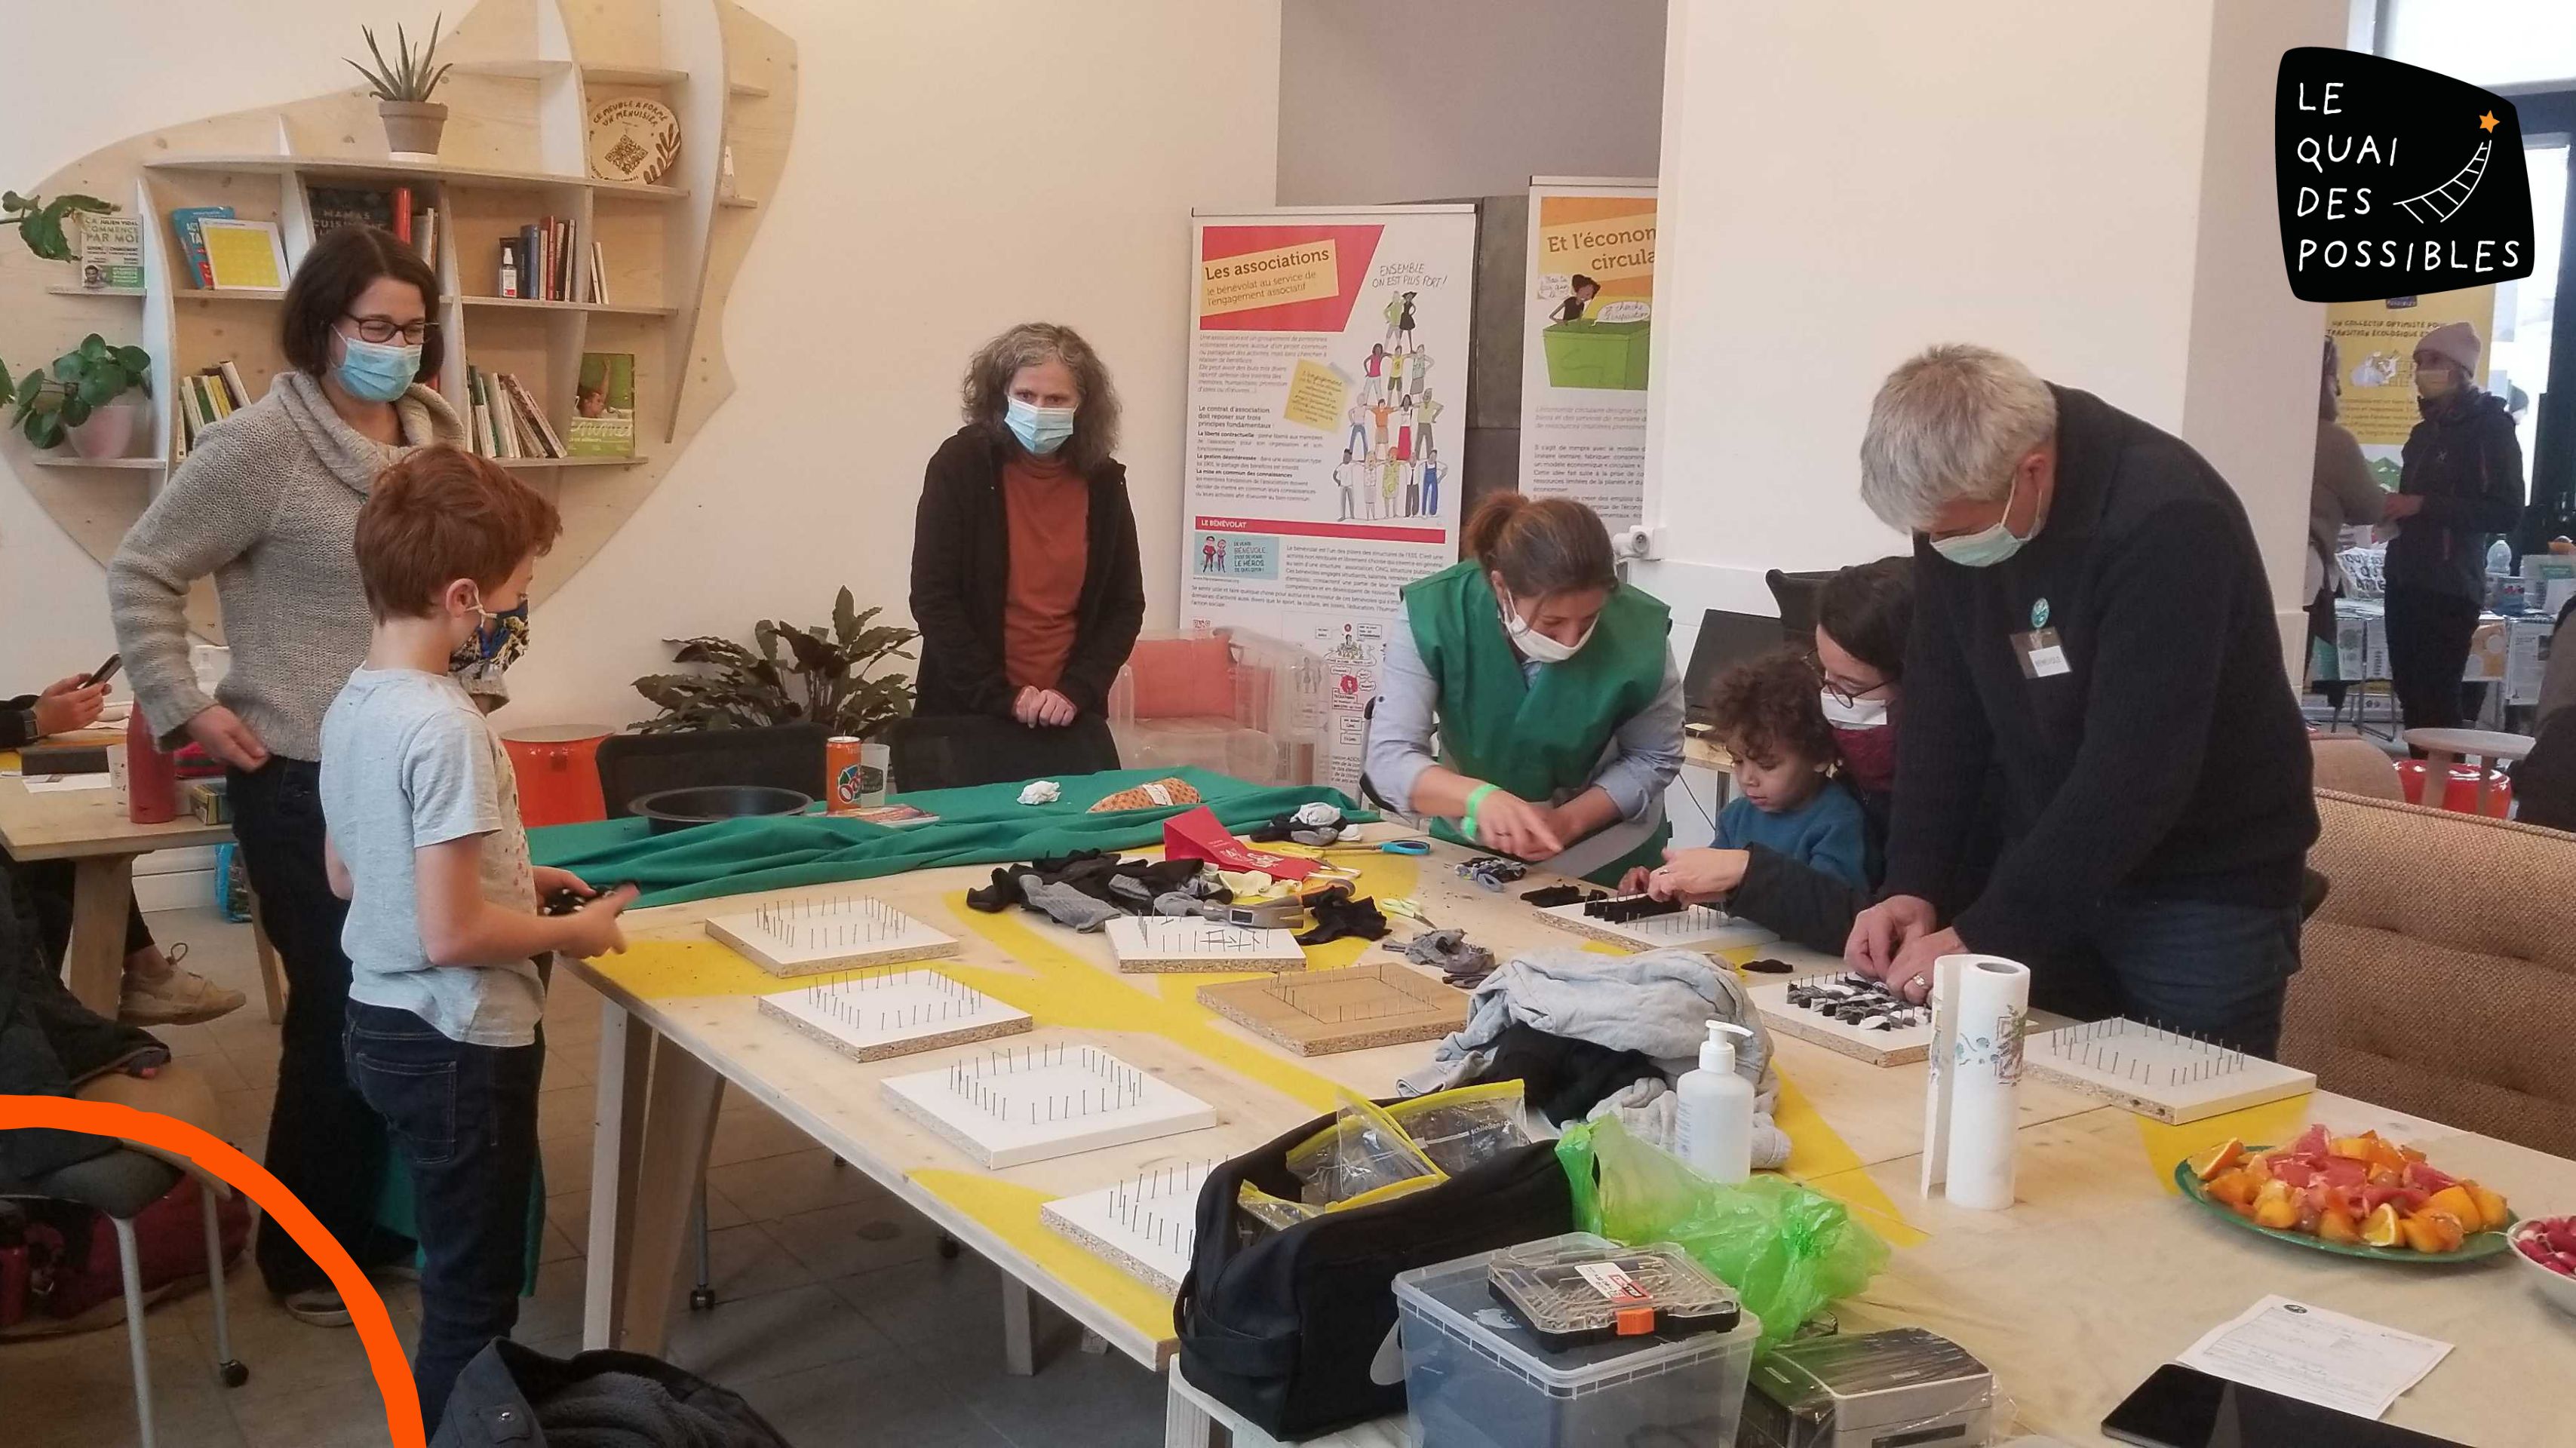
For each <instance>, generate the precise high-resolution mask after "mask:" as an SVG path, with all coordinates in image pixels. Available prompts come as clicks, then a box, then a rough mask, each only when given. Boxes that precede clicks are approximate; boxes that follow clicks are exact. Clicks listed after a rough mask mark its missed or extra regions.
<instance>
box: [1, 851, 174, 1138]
mask: <svg viewBox="0 0 2576 1448" xmlns="http://www.w3.org/2000/svg"><path fill="white" fill-rule="evenodd" d="M6 858H7V857H6V856H0V1096H69V1095H71V1094H72V1093H73V1091H75V1090H76V1089H78V1088H79V1087H80V1085H81V1084H82V1083H83V1082H86V1081H88V1080H90V1079H91V1078H92V1077H95V1076H104V1075H106V1074H107V1073H108V1072H110V1071H120V1070H125V1069H128V1068H131V1067H136V1066H150V1065H158V1064H160V1063H162V1062H165V1061H167V1060H169V1059H170V1052H169V1049H168V1048H167V1047H165V1046H163V1045H162V1044H161V1042H160V1041H159V1040H157V1039H155V1038H154V1037H153V1035H152V1034H151V1033H150V1032H148V1031H145V1030H142V1029H140V1028H138V1027H135V1026H128V1025H124V1024H121V1023H119V1022H116V1021H111V1020H108V1019H106V1018H105V1017H103V1016H100V1015H97V1014H96V1013H94V1012H92V1011H91V1010H90V1009H89V1008H88V1007H87V1006H84V1005H82V1004H81V1003H80V1002H79V1001H78V1000H76V999H74V998H73V996H72V993H71V991H70V990H69V989H68V988H66V987H65V986H64V985H63V982H62V978H61V977H60V976H59V975H57V974H55V972H54V968H53V965H52V963H51V962H49V961H47V960H46V959H45V957H44V953H43V952H42V950H40V949H39V948H38V946H37V942H36V932H35V930H34V928H33V927H32V926H31V925H30V924H29V923H28V922H26V921H24V920H22V919H20V918H19V916H18V912H17V911H16V909H15V908H13V906H12V904H11V901H12V899H13V895H14V892H13V891H12V889H11V888H10V881H9V879H8V865H7V863H6ZM114 1150H116V1143H115V1142H114V1141H112V1140H110V1139H109V1138H107V1137H104V1136H87V1135H83V1134H80V1133H77V1132H70V1131H55V1130H53V1129H51V1128H44V1127H23V1128H20V1129H18V1130H15V1131H0V1180H8V1179H13V1178H14V1179H16V1180H18V1181H22V1182H23V1181H32V1180H34V1179H35V1178H38V1177H41V1176H44V1175H46V1174H48V1173H50V1172H53V1171H57V1170H59V1169H61V1168H63V1167H66V1166H69V1165H71V1164H72V1163H73V1162H76V1161H87V1160H88V1159H90V1158H91V1157H94V1156H104V1155H106V1154H107V1153H109V1152H111V1151H114Z"/></svg>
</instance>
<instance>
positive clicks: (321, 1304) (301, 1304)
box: [277, 1287, 349, 1327]
mask: <svg viewBox="0 0 2576 1448" xmlns="http://www.w3.org/2000/svg"><path fill="white" fill-rule="evenodd" d="M277 1305H278V1306H280V1307H283V1308H285V1309H286V1315H287V1316H289V1317H292V1318H294V1319H295V1320H296V1321H298V1322H309V1323H311V1324H313V1325H314V1326H315V1327H347V1326H348V1325H349V1304H347V1303H345V1302H342V1301H341V1300H340V1292H339V1289H338V1288H334V1287H307V1288H305V1289H304V1290H303V1291H301V1292H289V1293H287V1294H286V1295H285V1296H283V1297H280V1298H279V1299H277Z"/></svg>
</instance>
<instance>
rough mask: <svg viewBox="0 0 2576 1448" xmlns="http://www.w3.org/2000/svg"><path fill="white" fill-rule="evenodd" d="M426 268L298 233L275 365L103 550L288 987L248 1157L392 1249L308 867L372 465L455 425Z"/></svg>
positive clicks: (393, 1252)
mask: <svg viewBox="0 0 2576 1448" xmlns="http://www.w3.org/2000/svg"><path fill="white" fill-rule="evenodd" d="M437 292H438V283H437V280H436V278H435V277H434V276H433V275H432V274H431V272H430V270H429V268H428V267H427V266H426V265H424V264H423V263H422V262H421V260H420V258H419V256H418V255H416V254H415V253H414V252H413V251H412V250H411V248H410V247H409V246H407V245H405V244H403V243H402V242H400V241H397V240H395V239H394V238H393V237H392V236H390V235H387V234H386V233H384V232H382V231H377V230H374V229H373V228H368V227H350V228H346V229H343V230H340V231H336V232H333V233H332V234H331V235H330V236H329V237H327V238H325V239H323V240H322V241H321V242H319V243H317V244H316V245H315V246H314V247H313V249H312V251H311V252H310V253H309V254H308V255H307V256H306V257H305V258H304V261H303V264H302V265H301V266H299V267H298V268H297V269H296V272H295V277H294V280H293V282H292V284H291V285H289V286H288V288H287V291H286V298H285V303H284V306H283V307H282V309H281V315H280V328H281V332H282V335H281V337H280V345H281V348H282V350H283V352H284V354H285V358H286V361H287V363H288V364H289V367H290V370H287V371H283V372H280V373H279V374H278V375H277V379H276V380H275V381H274V382H273V383H272V384H270V387H269V390H268V395H267V396H265V397H263V398H261V399H260V400H259V401H258V402H256V403H254V404H252V405H251V406H250V407H248V408H246V409H244V410H242V411H241V412H238V413H235V414H233V415H232V416H231V417H229V418H226V419H225V420H223V421H221V422H218V423H216V424H215V425H214V426H213V427H211V428H209V429H207V430H206V432H205V433H204V434H203V435H202V436H201V437H199V439H198V440H197V442H196V444H195V445H194V446H193V447H192V448H191V449H190V450H189V453H188V458H187V460H186V461H185V462H183V463H181V464H180V465H179V467H178V469H177V470H176V471H175V472H173V473H172V474H171V476H170V482H169V485H168V486H167V487H165V488H164V489H163V490H162V492H161V495H160V497H158V498H157V499H155V500H154V501H153V504H152V506H151V508H150V509H149V510H147V511H146V512H145V513H144V515H143V518H142V521H140V522H138V523H136V524H135V525H134V528H133V530H132V531H131V532H129V533H127V534H126V535H125V542H124V546H122V547H121V548H119V549H118V550H117V554H116V558H115V561H113V562H112V563H110V564H109V565H108V601H109V605H110V608H111V611H112V613H113V616H114V619H115V623H116V639H117V646H118V647H119V648H120V649H122V650H123V651H124V653H125V664H126V668H127V669H128V671H129V672H130V673H131V674H132V676H133V680H134V696H135V701H136V707H138V708H140V709H141V710H142V711H143V717H144V720H145V722H146V723H147V724H149V725H150V726H151V729H152V732H153V733H154V734H155V735H157V736H158V737H159V738H160V739H161V741H162V742H163V744H164V745H165V746H166V747H172V748H175V747H177V746H178V745H180V744H183V743H185V742H187V741H189V740H191V739H193V740H195V741H196V742H197V743H198V744H201V745H203V746H204V747H205V749H206V752H207V753H209V754H211V755H213V756H215V757H216V758H217V759H220V760H222V761H223V762H224V764H225V765H226V766H227V767H228V778H229V780H230V785H229V789H230V792H231V801H232V810H233V833H234V835H235V837H236V838H237V839H238V840H239V841H240V846H241V856H242V863H243V865H244V867H245V868H246V869H247V870H248V871H249V874H250V883H251V888H252V889H253V890H255V891H257V892H258V894H259V899H260V906H261V913H262V917H263V919H264V920H265V922H266V924H267V926H268V932H269V935H270V936H271V938H273V939H274V940H275V941H276V943H277V951H278V956H279V958H280V959H281V960H282V961H283V963H284V965H285V970H286V978H287V983H288V988H289V995H288V998H287V1000H288V1004H287V1010H286V1021H285V1025H284V1028H283V1029H282V1031H281V1032H280V1038H279V1051H280V1055H279V1060H278V1068H277V1101H276V1105H275V1106H274V1107H273V1108H272V1109H271V1113H270V1116H269V1124H268V1150H267V1161H266V1165H267V1167H268V1169H269V1170H270V1171H271V1172H272V1173H274V1174H275V1175H276V1176H277V1179H278V1180H279V1181H281V1182H283V1183H284V1184H285V1185H286V1187H287V1189H288V1190H290V1191H292V1192H294V1193H295V1195H296V1196H297V1197H298V1198H300V1199H301V1200H302V1201H303V1203H304V1205H305V1206H306V1207H308V1208H310V1209H311V1210H312V1212H313V1215H314V1216H315V1217H316V1218H318V1219H320V1221H321V1224H322V1226H323V1227H324V1228H326V1229H327V1230H329V1231H330V1233H331V1234H332V1236H333V1237H335V1238H337V1239H338V1240H339V1242H340V1245H341V1246H343V1247H345V1248H347V1249H348V1250H349V1252H350V1254H351V1255H352V1256H353V1257H354V1258H356V1260H357V1261H358V1263H359V1265H360V1266H364V1267H373V1266H378V1265H386V1264H390V1263H394V1262H407V1261H409V1260H410V1255H411V1243H409V1242H408V1241H404V1240H401V1239H399V1238H393V1237H391V1236H390V1235H389V1234H386V1233H383V1232H381V1231H380V1230H378V1229H376V1228H374V1227H373V1226H372V1225H371V1222H370V1219H371V1218H372V1216H373V1214H374V1207H375V1195H376V1183H377V1178H378V1173H379V1170H380V1168H381V1165H382V1162H383V1159H384V1151H385V1138H384V1126H383V1124H382V1122H381V1121H380V1120H379V1119H378V1118H377V1116H376V1115H375V1113H374V1112H372V1111H369V1110H368V1109H367V1106H366V1103H365V1102H363V1101H361V1100H360V1099H359V1098H358V1095H357V1093H356V1092H355V1091H354V1090H352V1089H351V1088H350V1086H349V1079H348V1072H347V1069H346V1067H345V1066H344V1064H343V1062H342V1060H341V1042H340V1034H341V1025H342V1017H343V1016H344V1015H345V1014H346V1011H347V1007H348V995H349V958H348V956H347V955H345V954H343V953H342V950H341V945H340V930H341V926H342V924H343V923H344V921H345V919H346V917H347V912H348V906H347V905H346V904H344V903H342V902H341V900H340V899H339V898H338V897H336V896H334V895H333V894H332V893H331V885H330V881H329V880H328V878H326V876H325V874H324V871H323V865H322V833H323V829H322V805H321V799H320V794H319V785H320V777H321V755H322V747H321V735H322V712H323V710H324V709H325V708H326V707H328V706H329V704H330V702H331V700H332V698H333V697H334V696H335V695H337V694H338V693H339V691H340V686H341V685H342V684H344V683H346V682H348V678H349V674H350V672H351V671H352V670H354V669H356V668H357V667H358V665H359V664H360V663H361V662H362V661H363V660H364V659H365V658H366V654H367V637H368V630H369V625H370V619H369V616H368V612H367V600H366V596H365V594H364V592H363V591H362V590H361V589H360V587H359V583H358V569H357V562H356V559H355V556H354V554H353V552H352V546H353V544H352V539H353V538H354V536H355V531H356V526H357V517H358V507H359V505H360V504H361V503H363V502H365V501H366V497H367V492H368V489H369V488H370V487H372V486H373V484H374V482H375V479H376V475H377V474H378V473H380V472H381V471H383V470H384V468H385V467H386V466H387V465H388V464H390V463H392V462H393V461H394V460H395V459H397V458H400V457H402V456H403V455H404V454H405V453H407V452H409V451H410V450H411V449H413V448H415V447H420V446H423V445H425V444H429V443H451V444H460V445H461V444H462V443H463V442H464V441H465V429H464V427H463V426H462V425H461V424H460V423H459V422H458V421H457V418H456V414H455V412H454V411H453V410H452V409H451V408H450V407H449V406H448V404H447V402H446V400H445V399H443V398H442V397H440V396H439V394H438V393H437V392H436V391H434V390H432V389H431V388H429V387H427V386H423V385H420V379H424V378H426V379H433V380H434V379H435V378H436V377H437V375H438V367H439V359H440V344H439V338H438V333H437V330H436V328H435V327H434V326H433V325H432V323H431V322H430V306H431V303H432V302H433V301H434V300H435V299H436V297H437ZM208 575H212V576H213V578H214V580H215V595H216V598H217V601H218V602H219V603H220V604H221V605H222V609H223V620H224V632H225V636H226V640H227V641H228V642H229V643H230V644H231V646H232V657H233V663H232V671H231V673H230V674H229V675H227V676H226V677H225V679H224V681H223V683H222V684H221V685H219V686H218V687H217V689H216V691H215V697H213V698H208V697H207V696H206V695H205V693H204V692H203V691H202V690H200V689H199V688H198V687H197V681H196V676H195V674H194V672H193V671H192V670H191V668H190V667H189V663H188V622H187V614H186V608H187V602H188V588H189V585H191V584H192V583H194V582H196V580H198V579H200V578H204V577H206V576H208ZM259 1266H260V1273H261V1275H262V1277H264V1278H265V1279H266V1281H267V1283H268V1288H269V1290H270V1291H271V1292H274V1293H276V1294H278V1295H279V1297H280V1298H282V1299H283V1300H284V1301H285V1303H286V1306H287V1309H288V1310H289V1311H291V1312H293V1313H295V1314H296V1315H297V1316H299V1317H302V1318H304V1319H305V1320H307V1321H311V1322H317V1323H322V1324H326V1325H338V1324H345V1323H347V1322H348V1320H349V1317H348V1313H347V1310H346V1308H345V1307H344V1306H343V1305H342V1304H341V1302H340V1300H339V1295H338V1294H337V1293H336V1292H334V1291H333V1290H332V1289H331V1287H330V1284H329V1281H328V1280H327V1278H326V1277H325V1276H324V1274H323V1272H322V1269H321V1268H320V1267H319V1266H317V1265H315V1263H314V1262H313V1261H312V1259H311V1258H310V1257H308V1256H306V1255H305V1253H304V1251H303V1250H302V1249H301V1248H299V1247H297V1246H296V1245H295V1243H294V1241H293V1239H292V1238H290V1237H289V1236H288V1235H287V1234H286V1233H284V1232H280V1231H267V1232H262V1233H260V1234H259Z"/></svg>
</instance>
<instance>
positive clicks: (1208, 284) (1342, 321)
mask: <svg viewBox="0 0 2576 1448" xmlns="http://www.w3.org/2000/svg"><path fill="white" fill-rule="evenodd" d="M1192 230H1193V232H1194V233H1195V235H1194V239H1193V245H1192V247H1191V263H1192V273H1193V281H1192V283H1191V327H1190V381H1189V436H1188V443H1187V463H1186V467H1187V484H1186V490H1185V492H1184V494H1183V498H1182V508H1181V513H1182V517H1181V522H1182V529H1183V531H1182V535H1181V622H1182V624H1183V626H1184V627H1191V628H1197V627H1217V626H1228V625H1230V626H1233V627H1237V628H1242V629H1246V630H1249V631H1252V632H1255V633H1261V634H1267V635H1269V636H1271V637H1273V638H1277V639H1280V640H1283V641H1285V642H1288V643H1293V644H1297V645H1300V646H1302V647H1305V648H1309V649H1312V650H1313V651H1314V652H1316V653H1317V654H1319V655H1321V656H1322V657H1323V659H1324V660H1325V664H1326V670H1327V674H1328V676H1329V679H1330V688H1331V693H1332V696H1333V708H1332V734H1331V738H1330V740H1329V744H1330V768H1329V770H1328V771H1320V772H1319V773H1320V774H1321V779H1320V782H1323V783H1329V784H1332V785H1335V786H1337V787H1339V788H1340V789H1342V790H1343V791H1344V792H1346V793H1352V794H1356V792H1357V787H1358V784H1359V773H1360V750H1361V745H1362V742H1363V733H1364V729H1365V722H1364V718H1363V711H1364V710H1365V709H1366V707H1367V705H1368V701H1369V700H1370V699H1371V698H1372V697H1374V696H1375V695H1376V693H1377V665H1378V657H1379V653H1380V650H1381V647H1382V643H1383V640H1384V636H1385V629H1386V626H1387V623H1388V621H1389V620H1390V619H1391V618H1392V617H1393V616H1394V613H1395V609H1396V603H1397V596H1396V590H1397V589H1398V588H1400V587H1402V586H1403V585H1404V584H1406V583H1408V582H1411V581H1412V580H1414V579H1416V578H1420V577H1423V576H1424V575H1426V574H1430V573H1436V572H1438V571H1439V570H1441V569H1443V568H1446V567H1448V566H1449V565H1450V564H1451V563H1453V562H1455V561H1456V560H1457V556H1458V548H1457V530H1458V512H1459V499H1458V486H1457V465H1458V460H1459V458H1460V457H1461V456H1462V455H1463V453H1464V452H1465V449H1464V447H1463V446H1462V440H1463V429H1464V427H1465V425H1466V416H1467V413H1466V408H1465V406H1464V405H1463V402H1464V399H1465V396H1466V383H1467V335H1468V312H1469V308H1470V303H1471V300H1472V298H1471V295H1470V293H1471V291H1472V287H1473V281H1474V274H1475V256H1476V217H1475V212H1474V209H1473V208H1471V207H1467V206H1388V207H1361V208H1354V209H1352V210H1349V211H1323V210H1298V211H1288V212H1253V213H1243V214H1228V215H1202V216H1197V217H1194V218H1193V225H1192Z"/></svg>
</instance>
